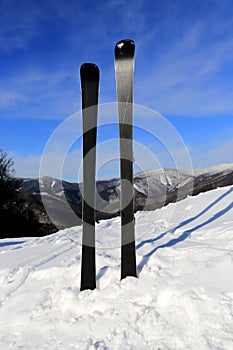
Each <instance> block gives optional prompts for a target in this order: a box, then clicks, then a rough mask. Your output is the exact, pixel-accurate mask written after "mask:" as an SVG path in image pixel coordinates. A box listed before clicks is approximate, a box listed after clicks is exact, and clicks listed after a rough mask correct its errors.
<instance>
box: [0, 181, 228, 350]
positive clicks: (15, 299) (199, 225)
mask: <svg viewBox="0 0 233 350" xmlns="http://www.w3.org/2000/svg"><path fill="white" fill-rule="evenodd" d="M54 186H55V185H54ZM135 230H136V255H137V268H138V273H139V276H138V278H133V277H128V278H126V279H124V280H122V281H120V280H119V277H120V247H119V243H120V218H119V217H117V218H112V219H109V220H103V221H101V222H100V223H99V224H97V225H96V231H97V232H96V233H97V235H96V237H97V239H96V246H97V249H96V264H97V266H96V272H97V275H96V276H97V289H96V290H94V291H90V290H86V291H83V292H80V288H79V287H80V271H81V244H80V242H81V236H82V228H81V227H73V228H68V229H65V230H63V231H59V232H57V233H55V234H52V235H49V236H46V237H41V238H38V237H35V238H16V239H4V240H1V241H0V281H1V288H0V329H1V332H0V349H4V350H5V349H49V350H63V349H67V350H72V349H87V350H91V349H93V350H94V349H96V350H97V349H98V350H110V349H111V350H112V349H119V350H120V349H128V350H129V349H131V350H132V349H140V350H144V349H167V350H172V349H177V350H187V349H190V350H196V349H215V350H217V349H218V350H220V349H221V350H223V349H224V350H231V349H232V344H233V332H232V320H233V314H232V310H233V279H232V271H233V260H232V258H233V186H229V187H223V188H218V189H215V190H212V191H208V192H206V193H201V194H199V195H197V196H195V197H187V198H186V199H184V200H182V201H179V202H178V203H171V204H169V205H167V206H166V207H163V208H162V209H157V210H155V211H150V212H145V211H141V212H137V213H136V215H135ZM15 235H16V236H17V232H16V233H15Z"/></svg>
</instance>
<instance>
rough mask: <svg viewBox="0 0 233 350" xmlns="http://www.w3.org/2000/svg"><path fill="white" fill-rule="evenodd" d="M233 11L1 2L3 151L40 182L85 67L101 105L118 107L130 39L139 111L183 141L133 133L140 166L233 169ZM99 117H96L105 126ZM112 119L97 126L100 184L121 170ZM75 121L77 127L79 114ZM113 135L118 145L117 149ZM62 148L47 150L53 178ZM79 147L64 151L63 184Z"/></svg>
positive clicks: (77, 99)
mask: <svg viewBox="0 0 233 350" xmlns="http://www.w3.org/2000/svg"><path fill="white" fill-rule="evenodd" d="M231 5H232V4H231V1H230V0H223V1H219V0H207V1H205V2H203V1H200V0H197V1H195V2H193V1H191V0H186V1H184V0H178V1H176V2H174V1H171V0H164V1H163V2H162V1H146V0H139V1H137V2H135V1H134V0H129V1H125V0H111V1H110V0H107V1H105V2H101V1H97V2H95V3H93V2H92V1H90V0H86V1H84V0H82V1H79V2H78V3H77V2H76V1H74V0H71V1H70V2H69V4H65V3H64V2H62V1H58V2H54V1H41V2H40V4H38V2H36V1H35V0H32V1H28V0H26V1H24V2H23V3H21V4H19V3H18V2H17V1H16V0H11V1H9V2H5V1H2V0H1V1H0V10H1V18H0V24H1V27H0V28H1V29H0V59H1V67H2V69H1V72H0V79H1V80H0V82H1V83H0V123H1V128H0V138H1V143H0V148H2V149H3V150H5V151H6V152H7V153H8V154H9V155H10V157H12V158H13V160H14V163H15V171H16V175H17V176H18V177H21V178H23V177H24V178H25V177H28V178H35V177H39V172H40V161H41V157H42V154H43V152H44V149H45V147H46V144H47V142H48V141H49V140H50V139H51V137H52V136H51V135H52V134H53V133H54V131H55V130H56V129H57V128H58V129H59V127H61V125H66V124H65V123H66V120H67V118H68V117H69V116H72V115H74V114H77V112H78V113H79V111H80V110H81V94H80V78H79V69H80V66H81V64H82V63H84V62H93V63H96V64H97V65H98V66H99V68H100V72H101V73H100V74H101V75H100V95H99V103H100V106H103V105H104V104H106V103H110V102H114V101H115V102H116V89H115V73H114V57H113V51H114V46H115V44H116V43H117V42H118V41H119V40H121V39H125V38H129V39H132V40H134V41H135V45H136V56H135V83H134V103H135V105H141V106H145V108H147V109H148V111H149V110H153V111H158V112H159V114H160V115H161V116H162V118H163V120H164V121H167V125H171V126H172V127H173V130H174V132H175V131H176V132H177V134H179V135H180V139H181V140H183V141H182V142H183V146H182V144H181V143H180V144H179V146H180V147H178V144H177V143H175V144H172V142H171V143H170V144H167V143H166V142H169V138H168V139H166V138H165V139H164V140H165V141H164V140H162V141H163V142H162V143H161V142H160V141H161V140H160V139H159V137H160V134H155V132H154V133H153V136H155V137H154V138H153V137H152V136H151V135H149V133H148V132H147V133H146V132H145V130H144V129H140V128H137V127H135V131H134V134H135V142H136V143H137V144H138V145H139V144H140V145H141V148H137V147H138V146H137V145H135V147H136V150H137V149H138V151H137V152H136V153H137V154H136V157H137V158H136V165H135V169H138V170H140V169H144V168H147V167H149V166H151V167H152V169H153V168H154V167H155V165H161V166H162V167H169V165H172V164H176V163H178V165H179V164H182V162H183V163H184V164H185V162H186V164H187V161H186V160H187V159H186V160H184V159H183V158H182V157H186V158H187V156H190V158H191V163H192V165H193V167H194V168H203V167H210V166H216V165H218V164H221V163H229V164H231V163H232V162H233V161H232V147H233V118H232V114H233V98H232V91H233V15H232V11H230V9H231ZM101 108H102V107H101ZM148 113H149V112H148ZM156 113H157V112H155V115H156ZM79 114H80V113H79ZM101 118H102V116H101V114H100V117H99V122H100V124H101V123H102V119H101ZM113 120H115V123H116V125H115V126H111V127H110V126H109V125H108V127H106V128H105V127H103V128H99V133H98V145H99V146H100V148H101V150H102V151H101V152H102V153H101V155H100V156H97V168H98V164H99V163H98V162H100V164H103V165H101V167H100V170H99V173H97V178H98V177H106V178H109V177H118V174H119V164H118V163H119V162H118V158H119V147H118V146H119V145H118V141H117V138H118V129H117V115H115V119H114V118H113ZM141 122H142V123H141V125H143V123H144V124H145V126H147V127H148V128H152V129H153V131H156V127H157V125H156V120H155V119H153V118H151V119H150V121H148V122H146V121H144V120H143V117H142V120H141ZM77 123H78V124H79V125H78V126H77V128H80V127H81V118H79V119H77ZM150 130H151V129H150ZM150 130H149V131H150ZM164 135H165V133H164ZM171 135H172V134H171ZM110 136H111V137H112V138H115V139H116V140H115V139H114V140H112V143H111V144H109V143H108V140H110V139H111V137H110ZM74 137H75V136H74ZM62 142H63V141H62V140H61V139H60V140H58V145H56V148H54V153H52V152H51V153H50V154H49V156H50V158H49V159H50V160H51V159H52V158H54V159H53V161H52V162H51V161H50V166H49V167H48V174H47V175H48V176H51V177H53V174H54V173H53V171H54V170H53V167H54V162H55V161H56V159H55V158H56V157H54V154H55V155H56V156H57V157H58V158H59V156H60V157H62V156H64V154H63V153H62V152H63V150H61V144H59V143H62ZM181 146H182V147H181ZM143 147H144V149H145V150H147V151H148V152H149V153H150V154H151V155H154V162H150V160H149V158H148V160H147V161H146V160H145V159H144V158H145V155H144V154H145V153H144V151H143ZM81 151H82V146H81V141H80V140H78V139H77V138H76V142H74V143H73V144H71V145H70V147H69V149H68V151H67V154H66V156H67V157H66V159H65V160H67V161H66V162H65V166H64V169H63V172H62V175H63V178H64V180H66V179H67V180H68V181H74V182H76V179H77V180H78V175H77V174H78V169H80V164H81V156H82V152H81ZM165 151H166V152H165ZM59 152H60V153H59ZM165 153H166V154H165ZM184 154H185V155H184ZM47 155H48V154H47ZM58 155H59V156H58ZM148 157H149V156H148ZM146 158H147V157H146ZM103 161H104V162H105V163H103ZM179 162H180V163H179ZM150 163H151V165H150ZM178 167H179V166H178ZM152 169H148V170H152Z"/></svg>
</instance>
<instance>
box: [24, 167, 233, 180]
mask: <svg viewBox="0 0 233 350" xmlns="http://www.w3.org/2000/svg"><path fill="white" fill-rule="evenodd" d="M228 167H230V168H231V167H233V163H222V164H218V165H214V166H211V167H206V168H191V169H187V168H180V169H177V168H156V169H144V170H143V171H138V172H133V176H136V175H137V174H140V173H142V172H144V173H148V172H153V171H156V170H177V171H178V170H180V171H181V170H185V171H191V172H192V171H193V170H194V171H195V170H202V169H203V170H205V169H208V170H209V169H214V168H219V169H222V168H223V169H228ZM46 177H47V178H50V179H54V180H58V181H65V182H70V183H77V184H80V183H82V182H78V181H73V180H67V179H62V178H55V177H52V176H48V175H44V176H42V177H32V178H30V177H18V178H19V179H21V180H40V179H41V178H46ZM117 179H120V176H117V177H110V178H96V182H99V181H111V180H117Z"/></svg>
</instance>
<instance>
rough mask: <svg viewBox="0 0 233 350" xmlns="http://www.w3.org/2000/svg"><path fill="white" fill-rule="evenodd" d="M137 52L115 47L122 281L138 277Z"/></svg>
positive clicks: (128, 44)
mask: <svg viewBox="0 0 233 350" xmlns="http://www.w3.org/2000/svg"><path fill="white" fill-rule="evenodd" d="M134 51H135V45H134V42H133V41H132V40H121V41H119V42H118V43H117V44H116V46H115V75H116V90H117V100H118V119H119V134H120V174H121V199H120V213H121V279H123V278H125V277H127V276H134V277H137V268H136V252H135V233H134V207H133V146H132V142H133V82H134Z"/></svg>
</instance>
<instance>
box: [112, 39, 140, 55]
mask: <svg viewBox="0 0 233 350" xmlns="http://www.w3.org/2000/svg"><path fill="white" fill-rule="evenodd" d="M134 51H135V43H134V41H133V40H131V39H124V40H120V41H118V43H116V46H115V58H116V59H117V58H121V59H122V58H125V59H127V58H133V56H134Z"/></svg>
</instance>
